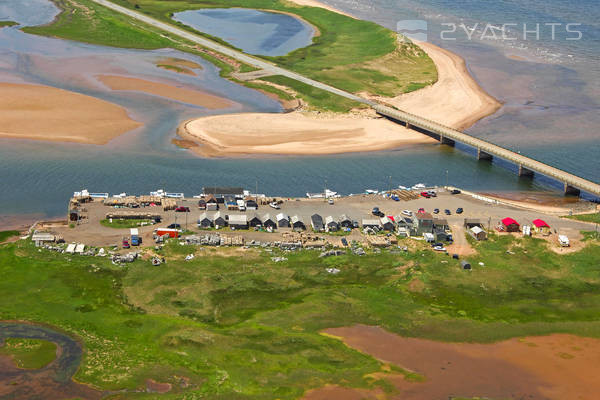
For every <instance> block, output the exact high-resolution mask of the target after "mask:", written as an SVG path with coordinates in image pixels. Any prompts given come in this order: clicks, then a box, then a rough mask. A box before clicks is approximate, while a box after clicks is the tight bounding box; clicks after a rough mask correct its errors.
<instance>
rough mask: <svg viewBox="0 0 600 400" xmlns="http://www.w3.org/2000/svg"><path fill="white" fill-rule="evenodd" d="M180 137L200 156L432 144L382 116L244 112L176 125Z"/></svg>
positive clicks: (315, 152) (331, 151) (333, 151)
mask: <svg viewBox="0 0 600 400" xmlns="http://www.w3.org/2000/svg"><path fill="white" fill-rule="evenodd" d="M179 136H181V137H182V138H183V139H185V140H188V141H194V142H196V143H199V144H200V145H201V146H198V147H193V148H192V150H193V151H194V152H196V153H197V154H200V155H202V156H207V157H210V156H239V155H249V154H287V155H300V154H307V155H323V154H336V153H351V152H364V151H376V150H385V149H393V148H397V147H401V146H406V145H415V144H423V143H434V140H433V139H431V138H429V137H428V136H425V135H423V134H421V133H419V132H415V131H412V130H409V129H406V128H404V127H403V126H400V125H397V124H394V123H392V122H390V121H388V120H386V119H383V118H374V117H364V116H357V115H324V116H323V115H321V114H317V113H300V112H293V113H287V114H268V113H248V114H230V115H218V116H209V117H204V118H199V119H195V120H190V121H186V122H184V123H183V124H181V125H180V129H179Z"/></svg>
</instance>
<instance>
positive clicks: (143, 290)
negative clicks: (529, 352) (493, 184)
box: [0, 236, 600, 399]
mask: <svg viewBox="0 0 600 400" xmlns="http://www.w3.org/2000/svg"><path fill="white" fill-rule="evenodd" d="M586 243H587V245H586V247H585V248H584V249H583V250H581V251H580V252H577V253H573V254H569V255H564V256H560V255H556V254H554V253H552V252H550V251H548V250H547V249H546V242H545V241H543V240H537V239H532V238H518V239H515V238H511V237H506V236H503V237H495V236H492V237H491V238H490V240H488V241H486V242H481V243H477V244H475V246H476V248H477V250H478V251H479V254H478V255H475V256H472V257H469V261H470V262H471V263H472V265H473V270H472V271H463V270H461V269H460V267H459V265H458V262H457V261H456V260H452V259H450V258H449V257H447V256H445V255H443V254H438V253H434V252H433V251H431V250H430V249H428V248H425V247H423V248H420V249H417V250H414V251H410V252H399V253H394V252H390V251H385V250H384V251H382V252H381V253H380V254H377V253H369V254H368V255H366V256H363V257H358V256H352V255H343V256H338V257H327V258H319V257H318V255H319V252H318V251H302V252H296V253H286V254H285V256H286V257H287V258H288V260H287V261H284V262H278V263H275V262H273V261H271V257H272V256H274V255H278V252H277V251H275V252H273V253H266V252H264V253H261V252H259V251H258V250H251V249H249V250H244V249H241V248H239V249H235V248H234V249H222V248H221V249H216V248H204V249H202V248H198V247H195V246H188V245H186V246H181V245H178V244H177V243H175V242H172V243H169V244H167V245H166V246H165V247H164V249H163V250H162V251H160V253H161V254H162V256H164V257H165V258H166V259H167V262H166V264H163V265H162V266H160V267H152V266H151V265H150V262H149V261H147V260H146V261H143V260H140V261H136V262H134V263H132V264H128V265H127V266H126V267H124V268H123V267H117V266H114V265H112V264H111V263H110V261H109V260H105V259H102V258H93V257H85V256H76V255H69V256H65V255H61V254H57V253H50V252H45V251H42V252H38V251H37V249H36V248H35V247H34V246H33V245H32V244H31V243H30V242H26V241H19V242H17V243H13V244H7V245H3V246H1V247H0V274H1V275H2V276H3V279H2V280H0V292H1V293H3V294H4V296H6V297H7V298H10V299H11V301H10V302H1V303H0V319H22V320H30V321H34V322H43V323H48V324H51V325H54V326H57V327H59V328H61V329H62V330H64V331H66V332H69V333H71V334H73V335H74V336H76V337H78V338H80V339H81V340H82V342H83V343H84V345H85V349H86V354H85V356H84V360H83V363H82V366H81V368H80V370H79V371H78V372H77V375H76V376H75V378H76V379H77V380H78V381H80V382H83V383H88V384H92V385H94V386H95V387H98V388H100V389H107V390H108V389H115V390H116V389H122V388H128V389H133V388H140V387H143V386H144V382H145V380H146V379H147V378H153V379H155V380H158V381H160V382H170V383H173V384H174V392H173V393H172V394H171V395H172V396H173V398H178V396H180V395H181V394H182V392H186V395H188V396H189V398H194V396H196V397H200V396H203V398H244V399H271V398H280V399H297V398H299V397H300V396H301V395H302V393H303V392H304V391H305V390H307V389H310V388H314V387H319V386H322V385H324V384H328V383H332V384H341V385H345V386H353V387H373V385H383V386H385V385H386V383H385V380H384V381H382V382H379V383H376V382H373V381H370V380H368V379H366V378H365V375H366V374H369V373H372V372H376V371H380V370H381V368H382V366H381V365H380V363H378V362H377V361H376V360H374V359H372V358H370V357H368V356H366V355H363V354H361V353H358V352H356V351H353V350H352V349H350V348H348V347H346V346H344V345H343V343H341V342H339V341H337V340H335V339H331V338H328V337H326V336H324V335H321V334H320V333H319V332H320V331H321V330H322V329H324V328H328V327H336V326H347V325H352V324H356V323H363V324H372V325H380V326H382V327H384V328H385V329H388V330H390V331H392V332H396V333H399V334H403V335H408V336H419V337H425V338H432V339H440V340H447V341H476V342H490V341H495V340H500V339H505V338H508V337H514V336H521V335H534V334H546V333H552V332H567V333H575V334H580V335H585V336H593V337H600V321H598V318H597V316H598V313H599V312H600V290H599V289H600V281H599V280H598V272H600V270H599V268H600V244H599V243H598V241H597V240H596V241H593V240H590V241H588V242H586ZM507 250H510V251H511V253H510V254H509V253H507ZM190 253H194V254H196V258H195V259H194V260H192V261H185V259H184V258H185V255H187V254H190ZM479 262H484V263H485V266H480V265H479ZM329 267H335V268H338V269H340V270H341V272H340V273H339V274H336V275H332V274H329V273H327V272H326V268H329ZM249 366H250V367H251V368H249ZM256 371H260V374H257V373H256ZM177 376H186V377H188V378H190V381H191V383H192V385H191V386H190V387H189V388H185V389H184V388H181V387H180V386H179V385H177V382H178V379H177V378H176V377H177ZM194 385H196V386H194ZM171 395H169V396H171ZM127 396H128V395H127V394H122V395H121V397H120V398H127ZM131 397H132V398H133V397H134V395H133V394H132V395H131ZM135 398H152V395H151V394H142V393H138V394H135ZM169 398H171V397H169Z"/></svg>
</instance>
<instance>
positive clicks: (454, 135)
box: [92, 0, 600, 196]
mask: <svg viewBox="0 0 600 400" xmlns="http://www.w3.org/2000/svg"><path fill="white" fill-rule="evenodd" d="M92 1H94V2H95V3H98V4H100V5H102V6H105V7H107V8H110V9H112V10H114V11H117V12H120V13H122V14H125V15H127V16H129V17H131V18H134V19H137V20H139V21H142V22H144V23H146V24H148V25H151V26H154V27H156V28H159V29H161V30H163V31H166V32H169V33H172V34H174V35H176V36H179V37H182V38H184V39H187V40H189V41H191V42H193V43H196V44H198V45H200V46H203V47H206V48H209V49H211V50H214V51H217V52H219V53H222V54H224V55H227V56H229V57H232V58H235V59H237V60H239V61H241V62H244V63H246V64H248V65H251V66H253V67H256V68H261V69H263V70H265V71H267V72H270V73H272V74H273V75H283V76H286V77H288V78H291V79H294V80H297V81H300V82H303V83H305V84H307V85H310V86H313V87H315V88H318V89H322V90H325V91H327V92H330V93H333V94H336V95H339V96H342V97H345V98H348V99H350V100H354V101H356V102H360V103H362V104H366V105H369V106H371V107H372V108H373V109H375V111H377V113H379V114H380V115H383V116H385V117H388V118H390V119H392V120H395V121H399V122H403V123H405V124H406V125H407V126H409V127H410V126H414V127H418V128H420V129H421V130H424V131H426V132H428V133H432V134H434V135H437V136H438V137H439V139H440V141H441V142H442V143H446V144H453V143H454V142H460V143H463V144H466V145H468V146H472V147H474V148H476V149H477V151H478V157H479V158H487V159H491V158H492V157H493V156H495V157H500V158H503V159H505V160H508V161H510V162H513V163H515V164H517V165H518V166H519V175H532V174H533V172H537V173H541V174H543V175H546V176H548V177H551V178H553V179H556V180H558V181H559V182H561V183H563V184H564V189H565V193H574V194H578V193H579V190H584V191H586V192H589V193H591V194H594V195H596V196H600V185H599V184H597V183H595V182H592V181H589V180H587V179H584V178H581V177H578V176H576V175H573V174H571V173H568V172H566V171H563V170H560V169H558V168H555V167H552V166H550V165H547V164H544V163H542V162H540V161H537V160H534V159H532V158H529V157H526V156H523V155H521V154H518V153H515V152H513V151H511V150H508V149H505V148H503V147H501V146H497V145H495V144H493V143H489V142H487V141H485V140H482V139H478V138H476V137H473V136H471V135H468V134H466V133H464V132H460V131H457V130H454V129H451V128H449V127H446V126H444V125H442V124H439V123H437V122H434V121H431V120H428V119H425V118H421V117H419V116H418V115H414V114H410V113H407V112H404V111H401V110H396V109H393V108H391V107H387V106H384V105H381V104H378V103H375V102H373V101H371V100H368V99H365V98H363V97H360V96H357V95H355V94H353V93H349V92H346V91H344V90H340V89H338V88H335V87H333V86H330V85H327V84H324V83H322V82H319V81H316V80H314V79H310V78H307V77H305V76H303V75H300V74H297V73H295V72H292V71H289V70H287V69H284V68H281V67H278V66H276V65H273V64H271V63H269V62H267V61H264V60H261V59H259V58H256V57H252V56H250V55H248V54H245V53H242V52H240V51H237V50H234V49H231V48H229V47H227V46H224V45H222V44H219V43H216V42H214V41H212V40H210V39H207V38H205V37H202V36H200V35H196V34H194V33H191V32H188V31H186V30H184V29H181V28H178V27H176V26H173V25H170V24H167V23H165V22H161V21H158V20H156V19H154V18H152V17H149V16H147V15H144V14H142V13H139V12H137V11H134V10H131V9H129V8H126V7H122V6H119V5H117V4H114V3H112V2H110V1H108V0H92Z"/></svg>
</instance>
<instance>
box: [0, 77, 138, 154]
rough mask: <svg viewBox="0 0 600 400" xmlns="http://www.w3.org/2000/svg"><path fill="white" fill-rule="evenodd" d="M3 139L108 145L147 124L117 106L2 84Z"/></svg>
mask: <svg viewBox="0 0 600 400" xmlns="http://www.w3.org/2000/svg"><path fill="white" fill-rule="evenodd" d="M0 92H1V93H2V96H0V137H6V138H17V139H34V140H48V141H64V142H78V143H90V144H105V143H108V142H109V141H110V140H111V139H113V138H115V137H117V136H119V135H121V134H123V133H125V132H127V131H130V130H132V129H135V128H138V127H140V126H142V125H143V124H142V123H140V122H137V121H134V120H133V119H131V118H129V116H128V115H127V111H126V110H125V109H124V108H122V107H121V106H118V105H116V104H113V103H109V102H107V101H104V100H100V99H97V98H94V97H91V96H86V95H82V94H79V93H75V92H70V91H67V90H62V89H57V88H53V87H49V86H39V85H27V84H14V83H0Z"/></svg>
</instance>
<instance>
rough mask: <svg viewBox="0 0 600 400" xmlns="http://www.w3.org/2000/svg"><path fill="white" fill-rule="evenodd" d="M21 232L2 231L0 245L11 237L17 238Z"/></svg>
mask: <svg viewBox="0 0 600 400" xmlns="http://www.w3.org/2000/svg"><path fill="white" fill-rule="evenodd" d="M18 234H19V231H0V243H2V242H4V241H6V240H8V239H10V238H11V237H14V236H17V235H18Z"/></svg>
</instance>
